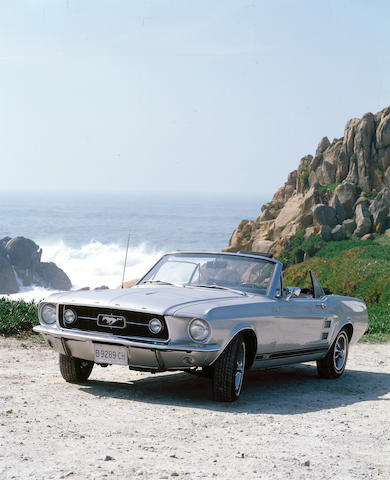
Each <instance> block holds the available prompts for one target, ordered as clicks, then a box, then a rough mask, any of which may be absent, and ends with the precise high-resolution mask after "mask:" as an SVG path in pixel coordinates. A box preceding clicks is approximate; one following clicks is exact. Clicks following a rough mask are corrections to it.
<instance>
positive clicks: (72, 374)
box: [59, 353, 94, 383]
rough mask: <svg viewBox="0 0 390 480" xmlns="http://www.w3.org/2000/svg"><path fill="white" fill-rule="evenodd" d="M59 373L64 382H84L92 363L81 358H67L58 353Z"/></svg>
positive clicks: (89, 373)
mask: <svg viewBox="0 0 390 480" xmlns="http://www.w3.org/2000/svg"><path fill="white" fill-rule="evenodd" d="M59 362H60V372H61V375H62V377H63V379H64V380H66V381H67V382H70V383H77V382H85V381H86V380H88V377H89V376H90V375H91V372H92V369H93V365H94V363H93V362H89V361H88V360H82V359H81V358H74V357H69V356H68V355H63V354H62V353H60V356H59Z"/></svg>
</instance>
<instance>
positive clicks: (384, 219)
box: [369, 188, 390, 233]
mask: <svg viewBox="0 0 390 480" xmlns="http://www.w3.org/2000/svg"><path fill="white" fill-rule="evenodd" d="M389 207H390V191H389V189H388V188H384V189H383V190H381V191H380V192H379V193H378V195H377V196H376V198H375V200H374V201H373V202H372V203H371V205H370V207H369V211H370V212H371V214H372V220H373V222H374V228H375V231H376V232H378V233H382V232H384V231H385V229H386V227H387V226H388V224H389Z"/></svg>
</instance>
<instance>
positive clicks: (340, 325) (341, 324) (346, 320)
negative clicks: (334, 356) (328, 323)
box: [329, 317, 354, 348]
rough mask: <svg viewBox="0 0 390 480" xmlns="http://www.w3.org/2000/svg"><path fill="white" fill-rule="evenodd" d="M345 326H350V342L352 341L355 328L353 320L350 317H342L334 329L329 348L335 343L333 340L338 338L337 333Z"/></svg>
mask: <svg viewBox="0 0 390 480" xmlns="http://www.w3.org/2000/svg"><path fill="white" fill-rule="evenodd" d="M345 327H347V328H349V329H350V330H351V332H352V335H351V336H350V343H351V340H352V338H353V333H354V329H353V325H352V322H351V318H350V317H345V318H342V319H340V321H339V322H338V324H337V326H336V328H335V329H334V330H333V333H332V336H331V338H330V342H329V348H330V347H331V346H332V345H333V342H334V341H335V340H336V337H337V335H338V334H339V333H340V332H341V330H343V328H345Z"/></svg>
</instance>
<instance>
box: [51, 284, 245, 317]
mask: <svg viewBox="0 0 390 480" xmlns="http://www.w3.org/2000/svg"><path fill="white" fill-rule="evenodd" d="M247 298H248V297H246V296H244V295H241V294H239V293H235V292H232V291H229V290H219V289H216V288H202V287H196V288H194V287H185V288H182V287H176V286H171V285H169V286H168V285H161V286H160V285H159V286H151V287H149V286H148V287H146V286H139V287H137V286H136V287H132V288H126V289H115V290H93V291H89V290H87V291H85V290H83V291H71V292H60V293H54V294H52V295H50V296H49V297H47V298H46V299H45V301H48V302H55V303H63V304H76V305H91V306H99V305H100V306H102V307H103V306H109V307H113V308H123V309H128V310H134V311H141V312H149V313H155V314H160V315H173V314H174V312H176V311H177V310H178V309H183V307H188V306H191V305H194V304H195V305H198V307H199V306H200V305H199V304H202V303H204V304H207V308H205V309H206V310H207V309H209V308H210V307H212V305H214V304H215V302H223V303H225V301H228V302H229V300H230V301H233V303H236V301H237V300H241V301H243V300H244V299H247ZM245 303H246V302H245ZM210 304H211V305H210ZM205 307H206V305H205ZM197 310H199V308H197Z"/></svg>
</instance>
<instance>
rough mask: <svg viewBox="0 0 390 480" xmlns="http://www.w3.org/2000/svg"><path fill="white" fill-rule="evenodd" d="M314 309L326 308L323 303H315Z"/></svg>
mask: <svg viewBox="0 0 390 480" xmlns="http://www.w3.org/2000/svg"><path fill="white" fill-rule="evenodd" d="M316 307H318V308H326V305H325V303H316Z"/></svg>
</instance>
